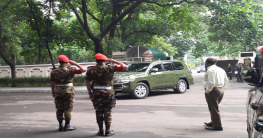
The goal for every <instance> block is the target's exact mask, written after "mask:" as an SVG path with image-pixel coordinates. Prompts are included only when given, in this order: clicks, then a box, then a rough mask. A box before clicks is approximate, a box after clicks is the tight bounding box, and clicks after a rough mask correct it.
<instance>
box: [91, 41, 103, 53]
mask: <svg viewBox="0 0 263 138" xmlns="http://www.w3.org/2000/svg"><path fill="white" fill-rule="evenodd" d="M93 42H94V44H95V53H103V49H102V40H100V39H95V40H94V41H93Z"/></svg>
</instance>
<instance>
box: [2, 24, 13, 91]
mask: <svg viewBox="0 0 263 138" xmlns="http://www.w3.org/2000/svg"><path fill="white" fill-rule="evenodd" d="M4 51H5V50H4V45H3V42H2V22H1V20H0V56H1V58H2V59H3V60H4V61H5V63H6V64H8V65H9V66H10V68H11V76H12V84H11V87H15V85H16V84H15V78H16V67H15V62H14V60H12V59H14V58H15V56H14V55H13V54H12V55H11V56H7V55H6V54H5V53H4ZM11 52H12V51H11ZM9 57H11V58H12V59H10V58H9Z"/></svg>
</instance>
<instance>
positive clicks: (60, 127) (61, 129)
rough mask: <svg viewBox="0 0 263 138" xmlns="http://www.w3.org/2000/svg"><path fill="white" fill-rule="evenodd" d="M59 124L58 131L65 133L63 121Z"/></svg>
mask: <svg viewBox="0 0 263 138" xmlns="http://www.w3.org/2000/svg"><path fill="white" fill-rule="evenodd" d="M58 123H59V128H58V131H64V125H63V120H59V121H58Z"/></svg>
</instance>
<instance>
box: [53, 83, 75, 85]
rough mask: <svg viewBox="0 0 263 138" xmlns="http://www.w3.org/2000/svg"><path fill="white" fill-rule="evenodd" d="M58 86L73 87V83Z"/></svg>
mask: <svg viewBox="0 0 263 138" xmlns="http://www.w3.org/2000/svg"><path fill="white" fill-rule="evenodd" d="M56 86H73V83H67V84H57V85H56Z"/></svg>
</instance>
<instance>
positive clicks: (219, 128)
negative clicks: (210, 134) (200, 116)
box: [205, 126, 223, 131]
mask: <svg viewBox="0 0 263 138" xmlns="http://www.w3.org/2000/svg"><path fill="white" fill-rule="evenodd" d="M205 129H207V130H213V131H223V128H222V127H213V126H212V127H208V126H207V127H205Z"/></svg>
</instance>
